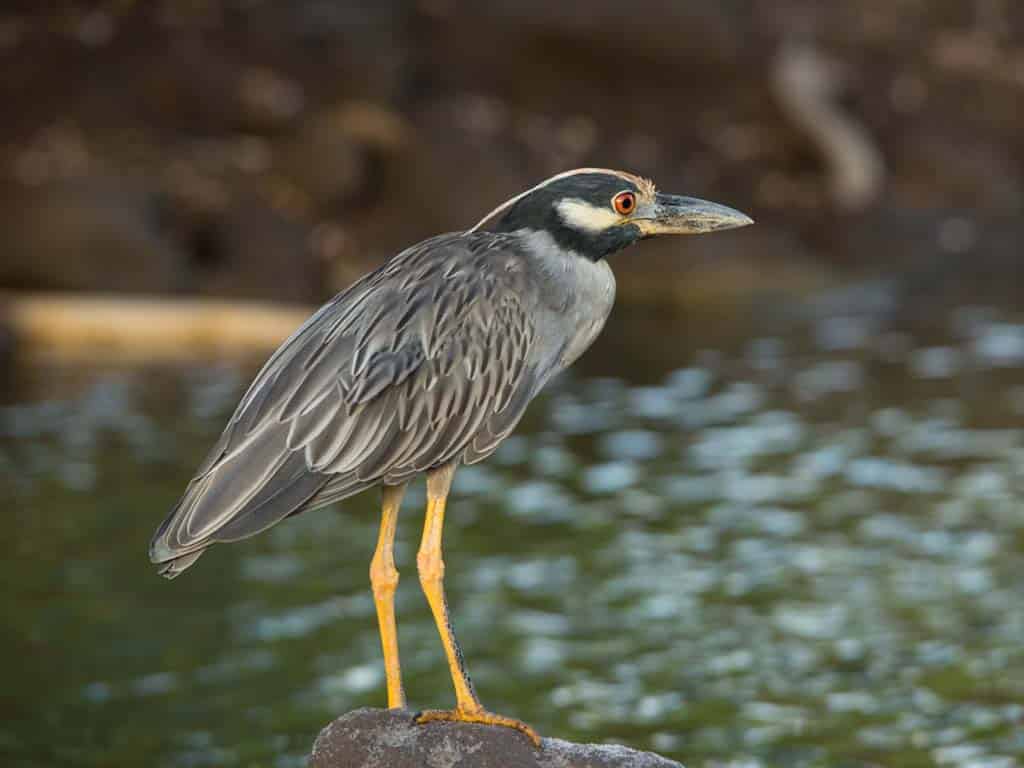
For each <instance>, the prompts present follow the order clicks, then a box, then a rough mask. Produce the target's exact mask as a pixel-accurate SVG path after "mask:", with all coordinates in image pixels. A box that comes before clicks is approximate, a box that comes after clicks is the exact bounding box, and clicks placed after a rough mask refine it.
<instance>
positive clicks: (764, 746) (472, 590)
mask: <svg viewBox="0 0 1024 768" xmlns="http://www.w3.org/2000/svg"><path fill="white" fill-rule="evenodd" d="M769 315H770V318H771V317H775V315H774V314H770V313H769ZM652 325H653V327H656V328H657V329H658V331H659V335H658V336H657V338H658V339H659V343H658V344H657V345H655V344H654V342H652V343H651V344H649V345H637V344H636V343H635V341H628V340H626V339H625V338H624V337H626V336H628V333H627V332H626V331H625V330H623V326H621V325H616V326H614V327H613V328H612V329H610V330H609V333H608V338H607V339H605V341H604V343H603V346H601V347H599V348H598V349H596V350H595V351H594V352H593V353H592V354H591V356H590V357H589V358H588V359H587V360H586V361H585V364H584V366H583V367H581V369H580V371H578V372H576V373H575V374H574V375H573V376H572V377H566V378H564V379H562V380H561V381H559V382H557V383H556V384H555V385H554V386H552V387H551V388H550V389H549V391H548V392H547V393H546V394H545V395H544V396H543V397H542V398H541V399H540V400H538V401H537V403H535V405H534V406H533V407H532V409H531V411H530V412H529V414H528V416H527V419H526V422H525V423H524V424H523V426H522V428H521V429H520V430H519V431H518V432H517V434H516V436H515V437H514V438H512V439H510V440H509V441H508V442H506V443H505V445H504V446H503V448H502V449H501V450H500V451H499V453H498V454H496V455H495V456H494V457H492V459H491V460H489V461H488V462H486V463H484V464H482V465H478V466H476V467H471V468H465V469H463V470H460V472H459V474H458V475H457V476H456V481H455V496H454V498H453V500H452V503H451V507H450V510H451V511H450V514H449V522H448V525H447V527H446V531H445V544H446V555H447V556H446V559H447V561H448V577H447V587H448V590H449V596H450V600H451V603H452V606H453V610H454V617H455V624H456V627H457V630H458V632H459V636H460V639H461V641H462V644H463V647H464V649H465V651H466V654H467V657H468V660H469V664H470V669H471V671H472V672H473V675H474V679H475V681H476V683H477V686H478V689H479V691H480V693H481V696H482V698H483V700H484V702H485V703H486V704H487V705H488V706H489V707H491V708H492V709H494V710H496V711H499V712H503V713H506V714H511V715H516V716H519V717H522V718H523V719H525V720H527V721H529V722H531V723H532V724H533V725H535V726H536V727H537V728H538V730H539V731H540V732H541V733H543V734H547V735H558V736H561V737H564V738H570V739H574V740H590V741H604V740H612V741H620V742H624V743H627V744H629V745H631V746H635V747H640V748H647V749H654V750H657V751H659V752H661V753H663V754H665V755H668V756H671V757H674V758H676V759H679V760H681V761H684V762H685V763H686V764H687V765H690V766H736V767H738V766H770V765H780V766H819V765H844V766H853V765H900V766H918V765H920V766H925V765H942V766H965V767H966V766H971V767H972V768H1008V767H1009V766H1015V765H1018V764H1020V762H1021V761H1022V760H1024V643H1022V638H1024V511H1022V510H1024V507H1022V505H1021V502H1020V499H1021V497H1022V495H1024V441H1022V439H1021V432H1020V429H1019V428H1020V425H1021V423H1022V420H1024V324H1022V323H1021V320H1020V318H1017V317H1014V316H1011V315H1009V314H1008V313H1005V312H999V311H996V310H992V309H984V308H980V309H979V308H969V307H968V308H957V309H951V310H948V311H936V312H935V314H934V315H933V316H931V317H929V318H928V323H927V325H919V326H917V327H914V326H912V325H911V326H907V325H901V324H900V322H897V321H883V320H879V319H878V317H877V316H875V315H868V316H848V317H844V316H841V315H836V314H834V313H828V314H826V315H823V316H821V317H819V316H817V315H815V314H814V313H811V314H809V315H806V316H805V319H803V320H793V318H792V317H789V318H787V319H785V320H784V321H779V322H773V321H770V319H769V320H766V319H765V316H764V312H763V311H762V313H761V314H758V313H756V312H755V313H753V314H751V315H750V316H749V317H747V318H744V319H741V320H738V321H733V322H732V323H730V324H728V327H725V326H724V325H723V326H722V327H717V328H716V326H715V325H714V324H708V325H707V326H704V327H707V328H709V331H708V333H709V334H710V333H714V335H713V336H712V335H707V334H703V332H702V331H701V326H697V327H696V328H695V327H694V324H693V323H692V322H691V323H690V324H689V325H688V326H687V328H688V330H687V331H686V333H685V334H684V333H683V330H682V328H678V329H677V328H676V327H674V326H672V325H671V324H668V325H666V324H665V323H664V322H662V319H660V318H659V319H657V320H656V321H654V322H653V323H652ZM713 328H715V330H713V331H712V330H710V329H713ZM677 330H679V333H676V331H677ZM629 338H635V337H629ZM251 373H252V370H251V369H250V368H247V367H245V366H240V367H237V368H236V367H232V366H200V365H197V366H195V367H191V368H175V369H173V370H168V369H156V368H148V369H142V368H134V369H119V370H118V369H115V370H110V369H107V370H81V369H80V368H76V369H74V370H72V369H71V368H63V367H61V366H56V365H43V364H39V365H36V366H33V367H30V368H27V369H25V370H22V371H20V372H19V374H18V380H17V382H16V385H15V387H14V390H13V393H12V394H11V395H9V397H8V401H9V402H8V404H7V405H6V406H5V407H4V408H3V410H2V412H0V429H2V432H3V434H2V437H0V478H2V480H0V495H2V497H3V498H4V499H5V503H4V509H5V521H6V531H7V535H6V536H5V537H3V539H2V542H0V552H2V557H0V585H2V586H0V609H2V611H0V616H2V624H0V626H2V633H0V657H2V658H3V659H4V660H5V673H4V675H3V679H4V695H3V696H2V697H0V758H2V762H3V764H4V765H9V766H35V765H56V764H61V765H64V764H74V765H85V766H89V765H95V766H101V765H103V766H105V765H161V766H204V765H218V766H232V765H260V766H274V767H275V768H285V767H288V766H298V765H302V764H304V755H305V754H306V753H307V751H308V749H309V746H310V744H311V741H312V739H313V737H314V736H315V734H316V732H317V731H318V729H319V728H320V727H321V726H322V725H324V724H325V723H326V722H328V721H329V720H330V719H331V718H332V717H334V716H336V715H337V714H340V713H341V712H343V711H346V710H348V709H351V708H354V707H358V706H365V705H381V704H382V703H383V700H384V690H383V674H382V669H381V665H380V659H379V647H378V640H377V635H376V626H375V617H374V611H373V603H372V600H371V597H370V592H369V589H368V583H367V568H368V564H369V558H370V554H371V550H372V546H373V541H374V537H375V533H376V519H377V506H376V505H377V499H376V495H375V494H373V493H369V494H366V495H364V496H362V497H358V498H356V499H353V500H350V501H349V502H346V503H345V504H344V505H343V506H342V507H341V508H340V510H337V511H334V510H323V511H319V512H316V513H312V514H309V515H306V516H302V517H299V518H297V519H294V520H292V521H289V522H287V523H286V524H283V525H280V526H278V527H276V528H274V529H273V530H271V531H270V532H268V533H267V534H265V535H263V536H260V537H257V538H256V539H253V540H251V541H249V542H247V543H245V544H240V545H233V546H223V547H217V548H215V549H213V550H211V551H210V552H208V553H207V554H206V555H205V556H204V557H203V558H202V559H201V560H200V561H199V562H198V563H197V565H196V566H195V567H194V568H193V569H192V570H190V571H189V572H188V573H187V574H186V575H185V576H183V577H182V578H179V579H177V580H176V581H174V582H171V583H168V582H165V581H163V580H162V579H159V578H158V577H157V576H156V575H155V573H154V572H153V570H152V568H151V567H150V566H149V564H148V562H147V561H146V556H145V552H146V545H147V542H148V539H149V536H150V534H151V532H152V530H153V529H154V527H155V526H156V525H157V523H158V522H159V521H160V519H161V518H162V517H163V515H164V513H165V511H166V510H167V509H168V507H169V506H170V505H171V503H173V501H174V500H175V499H176V497H177V495H178V493H179V492H180V491H181V489H182V488H183V486H184V484H185V483H186V482H187V480H188V478H189V476H190V474H191V472H192V470H193V469H194V467H195V466H196V464H197V463H198V462H199V460H200V459H201V457H202V455H203V454H204V452H205V450H206V449H207V448H208V446H209V444H210V443H211V442H212V440H213V438H214V437H215V436H216V433H217V432H218V430H219V428H220V426H221V425H222V424H223V422H224V419H225V418H226V417H227V415H228V414H229V413H230V410H231V408H232V407H233V405H234V403H235V401H236V399H237V397H238V395H239V393H240V389H241V388H242V387H243V386H244V385H245V383H246V381H247V379H248V377H249V376H251ZM613 374H617V375H619V376H627V377H628V378H625V379H623V378H612V377H611V375H613ZM422 502H423V491H422V488H419V487H417V488H415V489H413V490H412V491H411V492H410V494H409V495H408V496H407V499H406V504H405V507H404V509H403V515H402V519H401V526H400V531H399V544H398V548H397V557H398V563H399V568H400V570H402V572H403V574H404V577H405V578H404V580H403V581H402V584H401V586H400V587H399V594H398V615H399V633H400V643H401V650H402V654H403V657H402V660H403V666H404V672H405V682H406V688H407V691H408V692H409V695H410V698H411V703H412V705H413V706H422V707H427V706H447V705H449V704H450V702H451V700H452V694H451V688H450V684H449V681H448V677H447V672H446V669H445V666H444V664H443V661H442V656H441V651H440V646H439V643H438V641H437V637H436V633H435V631H434V628H433V625H432V623H431V621H430V618H429V614H428V612H427V609H426V606H425V603H424V601H423V599H422V597H421V595H420V593H419V589H418V584H417V581H416V578H415V569H414V567H413V563H414V555H415V551H414V547H415V545H416V542H417V540H418V534H419V531H418V526H419V524H420V521H421V519H422V512H421V505H422Z"/></svg>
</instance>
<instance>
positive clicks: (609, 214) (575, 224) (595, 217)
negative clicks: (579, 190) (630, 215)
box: [555, 199, 622, 233]
mask: <svg viewBox="0 0 1024 768" xmlns="http://www.w3.org/2000/svg"><path fill="white" fill-rule="evenodd" d="M555 208H556V210H557V211H558V215H559V216H560V217H561V218H562V221H564V222H565V224H566V226H568V227H572V228H573V229H578V230H581V231H583V232H595V233H596V232H603V231H604V230H606V229H608V228H609V227H612V226H615V225H616V224H618V223H619V222H621V221H622V217H621V216H619V214H617V213H616V212H615V211H613V210H612V209H611V206H610V205H608V206H596V205H591V204H590V203H586V202H584V201H582V200H578V199H571V200H560V201H559V202H558V204H557V205H556V206H555Z"/></svg>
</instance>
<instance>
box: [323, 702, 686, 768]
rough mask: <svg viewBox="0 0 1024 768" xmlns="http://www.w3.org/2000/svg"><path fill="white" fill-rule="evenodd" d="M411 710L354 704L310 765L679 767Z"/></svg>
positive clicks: (607, 747) (642, 755)
mask: <svg viewBox="0 0 1024 768" xmlns="http://www.w3.org/2000/svg"><path fill="white" fill-rule="evenodd" d="M414 716H415V713H414V712H412V711H411V710H404V709H403V710H386V709H357V710H355V711H354V712H349V713H348V714H345V715H342V716H341V717H339V718H338V719H337V720H335V721H334V722H333V723H331V724H330V725H328V726H327V727H326V728H324V729H323V730H322V731H320V735H319V736H317V739H316V742H315V743H314V744H313V754H312V755H310V758H309V765H310V768H422V767H423V766H429V768H626V767H627V766H628V767H629V768H682V766H680V764H679V763H676V762H674V761H672V760H666V759H665V758H663V757H659V756H658V755H655V754H652V753H650V752H638V751H636V750H633V749H629V748H627V747H622V746H619V745H617V744H573V743H571V742H568V741H562V740H561V739H544V741H543V746H542V748H541V749H539V750H538V749H537V748H535V747H534V746H533V744H532V743H531V742H530V740H529V739H527V738H526V737H525V736H524V735H523V734H521V733H519V732H518V731H514V730H511V729H509V728H497V727H494V726H488V725H476V724H473V723H427V724H424V725H416V724H415V723H413V717H414Z"/></svg>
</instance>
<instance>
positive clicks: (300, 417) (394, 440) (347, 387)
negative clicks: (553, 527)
mask: <svg viewBox="0 0 1024 768" xmlns="http://www.w3.org/2000/svg"><path fill="white" fill-rule="evenodd" d="M498 238H499V236H496V235H494V234H492V233H483V232H481V233H472V234H464V235H447V236H442V237H440V238H434V239H433V240H428V241H425V242H424V243H422V244H421V245H419V246H415V247H414V248H412V249H410V250H408V251H405V252H403V253H402V254H400V255H399V256H397V257H395V259H393V260H392V261H391V262H389V263H388V264H386V265H385V266H384V267H382V268H381V269H380V270H378V271H377V272H375V273H372V274H371V275H369V276H367V277H366V278H364V279H363V280H361V281H360V282H358V283H356V284H355V285H353V286H352V287H351V288H349V289H348V290H347V291H345V292H343V293H342V294H339V296H337V297H336V298H335V299H334V300H332V301H331V302H329V303H328V304H327V305H325V306H324V307H323V308H321V309H320V310H319V311H318V312H317V313H316V314H315V315H313V316H312V317H311V318H310V319H309V320H308V321H307V322H306V323H305V324H304V325H303V326H302V328H300V329H299V330H298V331H297V332H296V333H295V334H294V335H293V336H292V337H291V338H290V339H289V340H288V341H286V342H285V343H284V344H283V345H282V346H281V348H280V349H279V350H278V351H277V352H276V353H275V354H274V355H273V356H272V357H271V359H270V360H269V361H268V362H267V364H266V365H265V366H264V367H263V369H262V370H261V371H260V373H259V374H258V376H257V377H256V379H255V381H254V382H253V384H252V385H251V386H250V388H249V390H248V391H247V392H246V394H245V396H244V397H243V398H242V400H241V402H240V403H239V405H238V408H237V409H236V411H235V414H234V415H233V416H232V418H231V421H230V422H229V424H228V426H227V427H226V429H225V430H224V433H223V434H222V435H221V437H220V440H219V441H218V443H217V445H216V446H215V447H214V449H213V450H212V451H211V452H210V454H209V456H208V457H207V459H206V461H205V462H204V463H203V465H202V466H201V467H200V469H199V471H198V473H197V475H196V477H195V478H194V479H193V480H192V482H191V483H190V485H189V487H188V488H187V489H186V492H185V495H184V497H183V498H182V499H181V501H180V502H179V503H178V505H177V506H176V507H175V509H174V510H173V511H172V512H171V514H170V516H169V517H168V518H167V520H165V521H164V523H163V525H162V526H161V527H160V529H159V530H158V531H157V533H156V535H155V536H154V539H153V542H152V544H151V546H150V557H151V559H152V560H153V561H154V562H159V563H168V565H167V566H166V567H165V568H164V570H163V572H164V573H165V575H168V576H174V575H176V574H177V573H179V572H180V571H181V570H183V569H184V568H185V567H187V566H188V565H190V564H191V563H192V562H193V561H194V560H195V559H196V558H197V557H198V553H199V552H201V550H202V549H204V548H205V547H207V546H209V545H210V544H212V543H214V542H221V541H234V540H237V539H241V538H244V537H247V536H251V535H253V534H255V533H258V532H259V531H262V530H264V529H266V528H268V527H269V526H271V525H273V524H274V523H276V522H278V521H280V520H282V519H283V518H285V517H287V516H289V515H292V514H296V513H298V512H301V511H303V510H305V509H310V508H314V507H317V506H321V505H323V504H327V503H329V502H331V501H334V500H337V499H341V498H344V497H346V496H350V495H352V494H354V493H357V492H359V491H361V490H363V489H365V488H367V487H368V486H371V485H376V484H378V483H382V482H383V483H388V484H397V483H400V482H402V481H404V480H407V479H409V478H410V477H412V476H413V475H416V474H418V473H420V472H423V471H424V470H428V469H431V468H433V467H437V466H440V465H442V464H446V463H448V462H451V461H454V460H463V461H466V462H473V461H479V460H480V459H482V458H484V457H486V456H488V455H490V453H491V452H493V451H494V449H495V448H496V447H497V446H498V443H500V441H501V440H502V439H503V438H504V437H505V436H506V435H508V433H509V432H510V431H511V430H512V429H513V428H514V427H515V425H516V423H517V422H518V421H519V419H520V417H521V416H522V413H523V411H524V410H525V408H526V406H527V404H528V403H529V401H530V400H531V399H532V397H533V396H534V394H536V392H537V390H538V389H539V388H540V386H541V385H542V384H543V382H544V379H545V373H546V372H545V371H544V365H543V364H542V360H541V355H540V354H539V351H538V344H537V338H536V334H535V330H534V321H533V317H534V313H535V312H536V310H537V306H536V305H537V298H536V293H535V291H533V290H532V289H531V287H530V285H529V284H528V281H526V280H525V279H524V276H525V273H526V269H525V264H524V261H523V257H522V256H521V255H519V254H518V253H517V252H516V251H514V250H512V249H510V248H506V249H504V250H501V249H498V250H497V251H496V250H495V246H496V245H498V244H500V243H501V242H503V241H502V240H500V239H498Z"/></svg>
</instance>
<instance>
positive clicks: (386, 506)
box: [370, 485, 405, 709]
mask: <svg viewBox="0 0 1024 768" xmlns="http://www.w3.org/2000/svg"><path fill="white" fill-rule="evenodd" d="M404 495H405V485H386V486H384V494H383V496H384V499H383V505H382V506H383V512H382V514H381V520H380V535H379V536H378V538H377V549H376V551H375V552H374V553H373V560H372V561H371V562H370V584H371V586H372V587H373V602H374V604H375V605H376V606H377V622H378V623H379V624H380V644H381V647H382V648H383V650H384V673H385V674H386V675H387V681H388V708H389V709H400V708H401V707H404V706H405V693H404V691H403V690H402V667H401V665H400V664H399V662H398V630H397V628H396V626H395V588H396V587H397V586H398V570H397V569H396V568H395V557H394V551H393V550H394V544H395V526H396V525H397V523H398V509H399V507H401V506H402V496H404Z"/></svg>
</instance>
